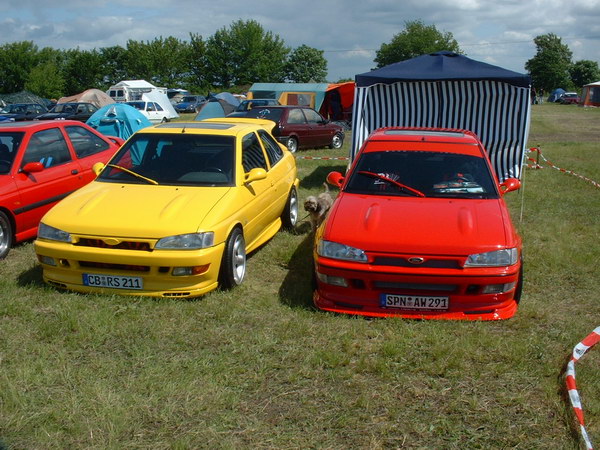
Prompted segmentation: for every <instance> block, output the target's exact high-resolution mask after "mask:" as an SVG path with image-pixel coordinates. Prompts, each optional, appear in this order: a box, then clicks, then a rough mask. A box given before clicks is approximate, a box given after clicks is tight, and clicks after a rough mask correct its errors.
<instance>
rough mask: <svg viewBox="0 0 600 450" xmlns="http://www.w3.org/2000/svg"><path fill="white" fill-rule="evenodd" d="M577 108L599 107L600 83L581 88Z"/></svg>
mask: <svg viewBox="0 0 600 450" xmlns="http://www.w3.org/2000/svg"><path fill="white" fill-rule="evenodd" d="M579 106H600V81H596V82H595V83H590V84H586V85H585V86H583V92H582V94H581V100H580V101H579Z"/></svg>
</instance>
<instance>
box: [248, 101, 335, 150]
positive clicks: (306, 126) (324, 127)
mask: <svg viewBox="0 0 600 450" xmlns="http://www.w3.org/2000/svg"><path fill="white" fill-rule="evenodd" d="M237 117H251V118H258V119H269V120H272V121H273V122H275V124H276V125H275V128H273V136H275V138H276V139H277V140H278V141H279V142H281V143H282V144H283V145H285V146H286V147H287V148H288V150H289V151H290V152H292V153H294V152H295V151H296V150H298V149H302V148H317V147H329V148H341V146H342V145H343V144H344V129H343V128H342V127H341V126H340V125H338V124H336V123H333V122H330V121H329V120H327V119H325V118H324V117H323V116H322V115H321V114H319V113H318V112H317V111H315V110H314V109H312V108H309V107H308V106H284V105H269V106H256V107H253V108H252V109H250V110H248V111H247V112H246V113H245V116H237Z"/></svg>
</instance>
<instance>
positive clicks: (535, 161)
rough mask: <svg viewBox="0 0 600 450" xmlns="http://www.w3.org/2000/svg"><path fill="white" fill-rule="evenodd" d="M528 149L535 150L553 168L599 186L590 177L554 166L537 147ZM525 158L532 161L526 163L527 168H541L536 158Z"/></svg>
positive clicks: (599, 185)
mask: <svg viewBox="0 0 600 450" xmlns="http://www.w3.org/2000/svg"><path fill="white" fill-rule="evenodd" d="M529 151H530V152H537V154H538V156H539V157H540V158H542V159H543V160H544V162H545V163H546V164H548V165H549V166H550V167H552V168H553V169H556V170H558V171H559V172H563V173H568V174H569V175H573V176H575V177H578V178H581V179H582V180H584V181H587V182H588V183H591V184H592V185H594V186H596V187H597V188H600V183H598V182H596V181H594V180H591V179H589V178H587V177H584V176H583V175H579V174H578V173H575V172H573V171H572V170H567V169H561V168H560V167H558V166H555V165H554V164H552V163H551V162H550V161H548V159H546V157H545V156H544V155H542V151H541V150H540V149H539V148H537V147H533V148H530V149H529ZM527 160H528V161H531V162H533V163H534V164H533V165H530V164H528V165H527V167H528V168H530V169H541V168H542V166H540V164H539V160H538V159H534V158H531V157H527Z"/></svg>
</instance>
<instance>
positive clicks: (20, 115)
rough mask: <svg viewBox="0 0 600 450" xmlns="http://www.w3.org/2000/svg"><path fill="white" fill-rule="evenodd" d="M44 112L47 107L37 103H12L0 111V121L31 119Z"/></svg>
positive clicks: (46, 110)
mask: <svg viewBox="0 0 600 450" xmlns="http://www.w3.org/2000/svg"><path fill="white" fill-rule="evenodd" d="M46 112H48V109H46V107H45V106H42V105H40V104H38V103H12V104H10V105H6V107H4V108H3V109H2V110H1V111H0V122H5V121H8V122H20V121H23V120H33V119H35V118H37V117H38V116H39V115H40V114H44V113H46Z"/></svg>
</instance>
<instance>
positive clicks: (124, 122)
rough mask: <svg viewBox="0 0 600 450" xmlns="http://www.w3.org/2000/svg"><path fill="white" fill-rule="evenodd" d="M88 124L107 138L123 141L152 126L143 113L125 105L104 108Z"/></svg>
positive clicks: (117, 104)
mask: <svg viewBox="0 0 600 450" xmlns="http://www.w3.org/2000/svg"><path fill="white" fill-rule="evenodd" d="M86 123H87V124H88V125H89V126H90V127H92V128H94V129H96V130H97V131H98V132H100V133H102V134H103V135H105V136H117V137H120V138H121V139H128V138H129V136H131V135H132V134H133V133H135V132H136V131H138V130H140V129H142V128H146V127H149V126H150V125H152V124H151V123H150V121H149V120H148V119H147V118H146V116H144V115H143V114H142V113H141V112H139V111H138V110H137V109H135V108H134V107H133V106H129V105H126V104H124V103H113V104H112V105H106V106H103V107H102V108H100V109H99V110H98V111H96V112H95V113H94V114H92V116H91V117H90V118H89V119H88V120H87V122H86Z"/></svg>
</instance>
